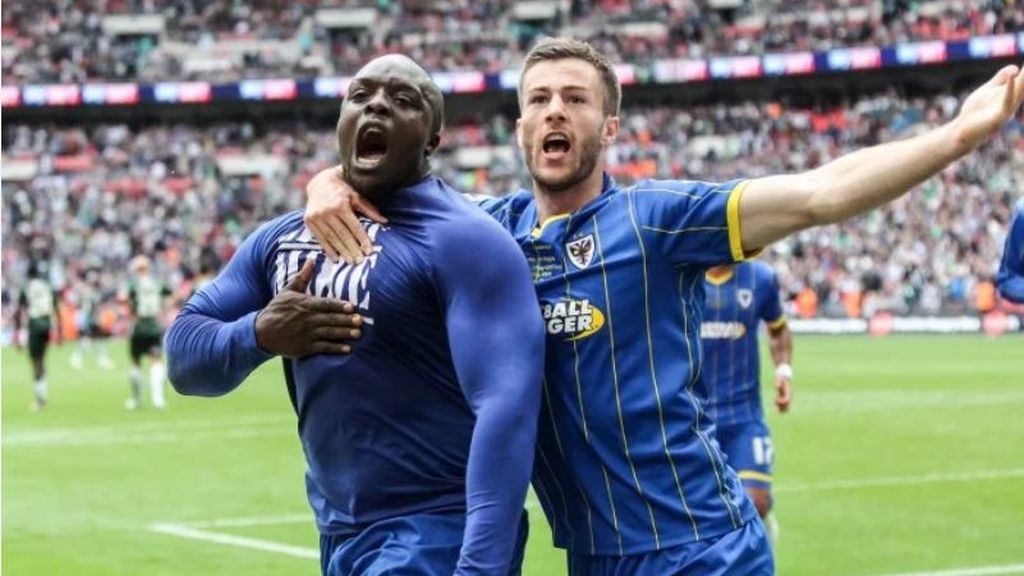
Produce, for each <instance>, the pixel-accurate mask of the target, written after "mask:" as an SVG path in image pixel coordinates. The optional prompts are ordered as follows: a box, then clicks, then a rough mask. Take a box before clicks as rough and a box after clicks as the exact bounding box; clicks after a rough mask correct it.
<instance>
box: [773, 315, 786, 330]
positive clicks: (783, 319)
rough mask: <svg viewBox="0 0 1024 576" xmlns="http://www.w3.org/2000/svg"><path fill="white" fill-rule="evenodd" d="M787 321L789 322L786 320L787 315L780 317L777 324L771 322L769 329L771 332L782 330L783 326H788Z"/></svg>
mask: <svg viewBox="0 0 1024 576" xmlns="http://www.w3.org/2000/svg"><path fill="white" fill-rule="evenodd" d="M787 320H788V318H786V315H785V314H783V315H782V316H779V319H778V320H776V321H775V322H769V323H768V329H769V330H778V329H779V328H782V327H783V326H785V325H786V321H787Z"/></svg>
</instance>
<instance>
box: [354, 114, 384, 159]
mask: <svg viewBox="0 0 1024 576" xmlns="http://www.w3.org/2000/svg"><path fill="white" fill-rule="evenodd" d="M387 153H388V135H387V132H385V131H384V129H383V128H382V127H380V126H377V125H371V126H366V127H365V128H362V129H361V130H360V131H359V133H358V134H357V135H356V165H357V166H359V167H360V168H364V169H368V168H376V167H377V166H379V165H380V163H381V162H383V161H384V157H385V156H387Z"/></svg>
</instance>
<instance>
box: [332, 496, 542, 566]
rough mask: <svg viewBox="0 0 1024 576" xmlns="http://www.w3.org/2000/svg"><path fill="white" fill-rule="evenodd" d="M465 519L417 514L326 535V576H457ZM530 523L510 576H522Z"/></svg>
mask: <svg viewBox="0 0 1024 576" xmlns="http://www.w3.org/2000/svg"><path fill="white" fill-rule="evenodd" d="M465 526H466V516H465V515H464V514H412V515H409V516H400V517H398V518H390V519H387V520H381V521H380V522H376V523H374V524H371V525H370V526H369V527H368V528H366V529H365V530H363V531H361V532H358V533H355V534H345V535H340V536H326V535H323V534H321V535H320V572H321V573H322V574H323V575H324V576H385V575H386V576H452V574H453V573H455V566H456V564H457V563H458V561H459V551H460V550H461V549H462V533H463V529H464V528H465ZM529 529H530V522H529V519H528V518H527V516H526V511H525V510H524V511H523V516H522V519H521V520H520V521H519V528H518V534H519V535H518V540H517V542H516V548H515V552H514V554H513V556H512V563H511V565H510V566H509V572H508V574H509V576H519V574H520V573H521V570H522V565H523V554H524V552H525V550H526V536H527V533H528V531H529Z"/></svg>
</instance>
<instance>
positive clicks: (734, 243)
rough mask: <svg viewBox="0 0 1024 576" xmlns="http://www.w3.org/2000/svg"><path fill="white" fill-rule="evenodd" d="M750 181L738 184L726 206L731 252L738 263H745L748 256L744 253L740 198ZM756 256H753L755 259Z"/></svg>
mask: <svg viewBox="0 0 1024 576" xmlns="http://www.w3.org/2000/svg"><path fill="white" fill-rule="evenodd" d="M749 182H750V180H744V181H742V182H740V183H739V184H737V185H736V186H735V187H734V188H733V189H732V192H731V193H730V194H729V202H728V204H726V210H725V214H726V216H725V220H726V224H727V225H728V228H729V251H730V252H732V259H733V260H734V261H736V262H743V261H744V260H746V259H747V255H746V254H744V252H743V236H742V231H741V229H740V198H741V197H743V191H744V190H745V189H746V188H747V184H748V183H749ZM754 256H756V254H751V255H750V257H751V258H753V257H754Z"/></svg>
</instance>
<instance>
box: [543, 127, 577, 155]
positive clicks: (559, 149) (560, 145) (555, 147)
mask: <svg viewBox="0 0 1024 576" xmlns="http://www.w3.org/2000/svg"><path fill="white" fill-rule="evenodd" d="M570 148H572V145H571V144H570V143H569V137H568V136H566V135H565V134H563V133H561V132H552V133H551V134H548V135H547V136H545V137H544V142H543V143H542V145H541V149H542V150H543V151H544V156H546V157H548V158H552V159H555V158H561V157H562V156H564V155H566V154H567V153H568V152H569V149H570Z"/></svg>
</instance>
